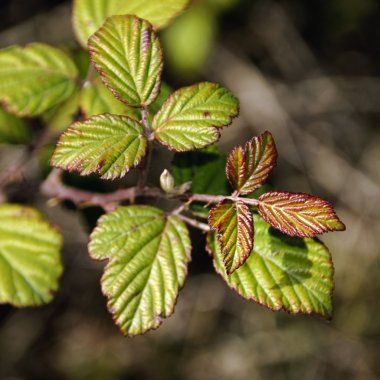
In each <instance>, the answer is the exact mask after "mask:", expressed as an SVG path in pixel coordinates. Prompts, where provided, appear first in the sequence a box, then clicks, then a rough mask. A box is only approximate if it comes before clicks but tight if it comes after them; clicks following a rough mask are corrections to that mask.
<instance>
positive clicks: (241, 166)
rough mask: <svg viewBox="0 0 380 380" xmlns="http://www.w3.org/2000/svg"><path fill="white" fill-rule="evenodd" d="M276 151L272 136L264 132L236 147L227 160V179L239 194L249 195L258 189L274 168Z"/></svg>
mask: <svg viewBox="0 0 380 380" xmlns="http://www.w3.org/2000/svg"><path fill="white" fill-rule="evenodd" d="M276 161H277V151H276V146H275V144H274V140H273V137H272V135H271V134H270V133H269V132H264V133H263V134H262V135H261V136H259V137H254V138H253V139H252V140H250V141H248V142H247V143H246V144H245V146H244V148H243V147H241V146H240V145H237V146H236V147H235V148H234V149H233V150H232V152H231V153H230V154H229V156H228V158H227V167H226V172H227V177H228V180H229V181H230V183H231V186H232V187H233V188H234V189H235V190H237V191H238V192H239V194H249V193H252V192H253V191H254V190H256V189H257V188H258V187H260V186H261V185H262V184H263V183H264V182H265V181H266V179H267V178H268V176H269V174H270V173H271V172H272V170H273V168H274V167H275V166H276Z"/></svg>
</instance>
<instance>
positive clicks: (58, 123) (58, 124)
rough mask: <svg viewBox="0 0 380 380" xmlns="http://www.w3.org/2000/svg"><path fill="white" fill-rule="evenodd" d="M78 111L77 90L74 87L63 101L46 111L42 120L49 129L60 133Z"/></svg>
mask: <svg viewBox="0 0 380 380" xmlns="http://www.w3.org/2000/svg"><path fill="white" fill-rule="evenodd" d="M78 112H79V90H77V89H76V90H75V91H74V93H73V94H72V95H71V96H70V97H69V98H68V99H67V100H66V101H65V102H63V103H62V104H59V105H57V106H55V107H53V108H51V109H49V110H48V111H46V112H45V113H44V115H43V120H44V122H45V123H46V124H47V125H48V127H49V129H50V130H51V131H53V132H55V133H62V132H63V131H64V130H65V129H66V128H67V127H68V126H69V125H70V124H71V123H72V122H73V120H74V119H75V117H76V116H77V114H78Z"/></svg>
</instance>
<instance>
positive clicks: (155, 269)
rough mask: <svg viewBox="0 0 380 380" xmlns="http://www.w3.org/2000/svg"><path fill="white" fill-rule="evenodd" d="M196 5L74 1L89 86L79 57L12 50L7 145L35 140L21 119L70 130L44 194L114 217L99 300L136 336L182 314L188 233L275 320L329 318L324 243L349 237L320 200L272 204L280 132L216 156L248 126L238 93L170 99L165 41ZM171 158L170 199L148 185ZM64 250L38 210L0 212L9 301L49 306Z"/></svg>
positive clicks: (3, 285) (106, 229)
mask: <svg viewBox="0 0 380 380" xmlns="http://www.w3.org/2000/svg"><path fill="white" fill-rule="evenodd" d="M186 3H187V1H186V0H182V1H178V0H169V1H168V0H166V1H162V2H160V1H155V0H145V1H141V0H135V1H134V0H130V1H128V2H125V4H124V5H120V4H119V2H118V1H116V0H115V1H111V0H107V1H106V0H102V1H95V0H82V1H79V0H77V1H75V2H74V13H73V15H74V28H75V32H76V35H77V37H78V40H79V42H80V43H81V44H82V45H83V47H87V48H88V51H89V55H90V58H91V64H92V66H91V67H90V68H89V70H88V74H87V77H86V78H85V79H84V80H81V79H80V77H79V74H78V72H79V70H78V68H77V67H76V65H75V63H74V61H73V59H72V58H70V56H69V55H68V54H66V53H65V52H63V51H61V50H58V49H56V48H53V47H50V46H47V45H45V44H41V43H34V44H30V45H28V46H26V47H25V48H22V47H18V46H13V47H10V48H7V49H3V50H1V51H0V100H1V103H2V104H3V105H4V108H5V109H6V110H7V111H5V110H2V109H0V138H1V141H2V142H6V143H10V142H13V141H14V140H15V141H16V142H19V143H20V142H25V141H27V140H28V130H27V128H26V126H25V124H24V122H23V121H22V120H20V119H19V118H18V117H17V116H27V117H35V116H42V118H43V119H44V120H45V121H46V123H47V125H49V126H50V128H51V129H53V130H54V131H57V130H62V128H63V127H66V126H67V125H68V124H71V125H70V126H69V127H68V128H67V129H66V130H65V131H64V132H63V133H62V135H61V136H60V138H59V140H58V143H57V145H56V148H55V151H54V153H53V156H52V158H51V165H52V166H54V167H55V169H53V170H52V171H51V172H50V174H49V175H48V177H47V179H46V180H45V181H44V182H43V183H42V187H41V189H42V192H43V193H44V194H45V195H47V196H49V197H52V198H56V199H59V200H70V201H73V202H74V203H76V204H78V205H80V204H89V205H95V206H100V207H102V208H103V209H104V211H105V214H104V215H103V216H101V217H100V219H99V220H98V223H97V227H96V228H95V229H94V230H93V232H92V233H91V236H90V242H89V253H90V256H91V257H92V258H93V259H95V260H107V265H106V266H105V269H104V274H103V276H102V280H101V287H102V290H103V293H104V294H105V296H106V297H107V300H108V309H109V311H110V312H111V313H112V315H113V318H114V320H115V323H116V324H117V325H118V326H119V328H120V329H121V331H122V332H123V333H124V334H125V335H138V334H143V333H144V332H146V331H148V330H150V329H154V328H157V327H158V326H159V325H160V324H161V323H162V320H163V318H165V317H168V316H170V315H171V314H172V313H173V310H174V305H175V302H176V299H177V296H178V292H179V290H180V288H181V287H182V286H183V285H184V281H185V278H186V274H187V266H188V263H189V261H190V254H191V241H190V236H189V231H188V228H187V226H186V224H189V225H190V226H192V227H195V228H198V229H200V230H201V231H203V232H205V233H206V234H207V239H206V240H207V250H208V252H209V253H210V255H211V256H212V257H213V262H214V266H215V269H216V271H217V273H219V274H220V275H221V277H222V278H223V279H224V280H225V281H226V282H227V284H228V285H229V286H230V287H231V288H232V289H234V290H235V291H236V292H237V293H239V294H240V295H241V296H242V297H244V298H246V299H248V300H254V301H256V302H258V303H260V304H262V305H265V306H267V307H268V308H270V309H272V310H280V309H283V310H286V311H288V312H290V313H307V314H310V313H317V314H320V315H322V316H324V317H327V318H329V317H330V316H331V313H332V301H331V296H332V288H333V278H332V277H333V266H332V261H331V256H330V253H329V251H328V249H327V248H326V247H325V246H324V245H323V244H322V243H321V242H320V241H319V240H316V239H315V238H314V237H315V236H316V235H318V234H322V233H324V232H328V231H341V230H344V229H345V227H344V225H343V223H342V222H341V221H340V220H339V219H338V217H337V216H336V214H335V212H334V210H333V208H332V206H331V205H330V204H329V203H328V202H326V201H324V200H323V199H321V198H318V197H315V196H312V195H308V194H303V193H290V192H283V191H260V190H261V189H262V188H261V186H262V185H263V184H264V183H265V182H266V180H267V179H268V177H269V175H270V174H271V172H272V170H273V169H274V167H275V165H276V161H277V151H276V146H275V143H274V140H273V137H272V135H271V133H270V132H264V133H263V134H261V135H260V136H258V137H253V138H252V139H251V140H250V141H248V142H247V143H246V144H245V145H244V146H240V145H238V146H236V147H235V148H234V149H233V150H232V151H231V153H230V154H229V155H228V156H227V157H226V156H225V155H223V154H221V153H219V152H218V149H217V148H216V147H215V145H214V144H215V143H216V142H217V141H218V139H219V137H220V133H221V129H222V128H224V127H226V126H228V125H229V124H230V123H231V122H232V119H233V118H235V117H236V116H237V115H238V109H239V104H238V100H237V99H236V98H235V96H234V95H233V94H232V93H231V92H230V91H228V90H227V89H225V88H223V87H222V86H221V85H219V84H217V83H210V82H202V83H197V84H194V85H192V86H189V87H184V88H180V89H178V90H176V91H174V92H172V93H170V92H171V91H170V90H169V89H168V86H166V85H163V84H162V83H161V73H162V69H163V54H162V50H161V46H160V42H159V39H158V37H157V34H156V30H157V29H158V28H161V27H163V26H165V25H166V24H167V23H168V22H169V21H170V20H171V19H172V18H173V17H174V16H175V15H177V14H179V13H180V12H181V11H182V10H183V9H184V7H185V6H186ZM101 4H103V5H104V6H101ZM105 5H107V7H106V6H105ZM115 13H118V14H121V15H114V14H115ZM130 14H132V15H130ZM87 39H88V43H87ZM15 115H17V116H15ZM49 133H50V134H52V132H51V130H50V132H49ZM160 146H161V147H164V148H167V149H169V150H171V151H174V152H175V155H174V159H173V166H172V168H171V169H170V171H171V172H169V171H168V170H165V171H164V172H163V173H162V175H161V177H160V183H161V188H158V187H155V186H152V185H150V183H149V182H148V179H149V178H148V173H149V168H150V162H151V157H152V155H154V148H155V149H156V148H157V147H160ZM133 168H137V169H138V170H139V172H140V174H139V178H138V181H137V183H136V185H135V186H132V187H126V188H121V189H119V190H116V191H114V192H110V193H104V194H101V193H93V192H90V191H85V190H81V189H77V188H75V187H71V186H68V185H66V184H64V183H63V179H62V171H75V172H78V173H79V174H80V175H89V174H92V173H96V174H98V175H99V176H100V177H101V178H102V179H106V180H115V179H117V178H122V177H124V176H125V175H126V174H127V173H128V172H129V171H130V170H131V169H133ZM224 170H225V173H226V176H224V175H223V176H220V175H219V173H220V172H221V171H224ZM3 182H5V183H10V182H11V178H5V179H4V181H3ZM260 188H261V189H260ZM258 191H259V192H258ZM258 194H261V195H258ZM148 198H153V199H156V198H163V199H168V200H171V201H172V204H173V207H172V208H171V209H170V210H161V209H159V208H157V207H153V206H151V205H143V204H140V200H146V199H148ZM122 203H129V205H121V204H122ZM206 218H208V221H207V223H206V221H205V219H206ZM61 240H62V238H61V235H60V234H59V232H58V231H57V230H56V229H55V228H53V227H52V226H50V225H49V224H48V223H47V222H46V221H45V220H44V218H43V217H42V216H41V215H40V214H39V213H38V212H37V211H35V210H33V209H31V208H29V207H25V206H22V205H14V204H2V205H1V206H0V301H1V302H3V303H10V304H13V305H16V306H28V305H39V304H43V303H46V302H49V301H50V300H51V298H52V292H54V291H56V290H57V288H58V280H59V276H60V274H61V272H62V266H61V264H60V258H59V250H60V245H61Z"/></svg>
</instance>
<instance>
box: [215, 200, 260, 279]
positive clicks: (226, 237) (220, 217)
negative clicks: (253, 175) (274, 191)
mask: <svg viewBox="0 0 380 380" xmlns="http://www.w3.org/2000/svg"><path fill="white" fill-rule="evenodd" d="M208 223H209V225H210V227H211V228H213V229H214V230H216V231H217V236H218V241H219V243H220V247H221V250H222V252H223V262H224V266H225V268H226V272H227V273H228V274H231V273H233V272H234V271H235V270H236V269H238V268H239V267H240V266H242V265H243V264H244V263H245V261H246V260H247V259H248V257H249V255H250V254H251V251H252V248H253V220H252V213H251V210H250V209H249V207H248V206H247V205H246V204H244V203H243V202H230V201H223V202H220V203H218V204H217V205H216V206H215V207H214V208H212V209H211V211H210V214H209V217H208Z"/></svg>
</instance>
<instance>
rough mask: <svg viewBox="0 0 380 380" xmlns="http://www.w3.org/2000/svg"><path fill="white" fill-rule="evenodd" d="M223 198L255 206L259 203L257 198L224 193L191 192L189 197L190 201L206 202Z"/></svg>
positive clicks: (215, 201) (218, 200) (219, 200)
mask: <svg viewBox="0 0 380 380" xmlns="http://www.w3.org/2000/svg"><path fill="white" fill-rule="evenodd" d="M224 200H230V201H233V202H239V201H240V202H243V203H246V204H248V205H252V206H257V205H258V204H259V201H258V200H257V199H251V198H242V197H236V196H233V195H231V196H225V195H208V194H192V195H190V197H189V201H190V202H195V201H199V202H208V203H219V202H221V201H224Z"/></svg>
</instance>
